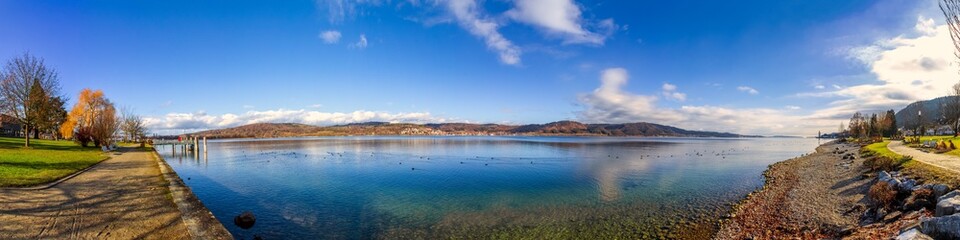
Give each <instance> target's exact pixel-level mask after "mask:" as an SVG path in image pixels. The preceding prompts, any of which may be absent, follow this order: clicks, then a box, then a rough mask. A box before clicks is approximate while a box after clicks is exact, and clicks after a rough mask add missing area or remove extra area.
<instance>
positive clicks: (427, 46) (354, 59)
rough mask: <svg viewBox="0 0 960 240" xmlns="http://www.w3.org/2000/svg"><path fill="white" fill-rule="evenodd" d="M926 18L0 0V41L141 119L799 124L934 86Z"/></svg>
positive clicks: (193, 126) (823, 125) (822, 8)
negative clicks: (38, 60)
mask: <svg viewBox="0 0 960 240" xmlns="http://www.w3.org/2000/svg"><path fill="white" fill-rule="evenodd" d="M942 19H943V16H942V15H941V14H940V12H939V10H938V9H937V8H936V2H935V1H913V0H903V1H896V0H884V1H840V2H837V1H738V2H736V4H730V3H727V2H715V3H699V2H692V1H574V0H513V1H509V0H488V1H475V0H400V1H386V0H383V1H378V0H366V1H345V0H328V1H70V2H66V1H45V0H39V1H38V0H29V1H27V0H22V1H21V0H12V1H2V2H0V23H2V24H0V33H3V34H2V37H0V57H3V58H11V57H13V56H16V55H18V54H21V53H23V52H25V51H29V52H30V53H31V54H34V55H36V56H40V57H43V58H44V59H45V60H46V62H47V63H48V64H49V65H51V66H54V67H55V68H56V69H57V70H58V71H59V73H60V77H61V81H62V83H63V93H64V94H65V95H68V96H70V97H71V98H75V95H76V94H77V93H78V92H79V91H80V89H82V88H94V89H103V90H104V91H105V93H106V95H107V96H108V97H109V98H111V99H112V100H113V101H114V102H115V103H117V104H119V105H122V106H127V107H129V108H132V109H134V110H135V111H136V112H138V113H140V114H142V115H144V116H146V117H147V120H148V124H149V126H150V127H151V129H152V130H153V131H154V132H160V133H179V132H189V131H194V130H198V129H208V128H220V127H230V126H237V125H241V124H246V123H254V122H301V123H308V124H316V125H331V124H341V123H348V122H362V121H392V122H416V123H425V122H479V123H512V124H526V123H546V122H551V121H557V120H578V121H583V122H591V123H597V122H607V123H619V122H636V121H648V122H655V123H662V124H667V125H675V126H678V127H683V128H688V129H697V130H713V131H731V132H738V133H750V134H794V135H812V134H815V132H816V131H817V130H822V131H833V130H835V129H836V128H837V126H838V125H839V124H840V122H841V121H842V120H844V119H846V118H848V117H849V115H850V114H852V112H853V111H857V110H860V111H868V112H869V111H879V110H884V109H891V108H897V109H899V108H902V107H903V106H905V105H906V104H908V103H909V102H912V101H915V100H919V99H927V98H932V97H936V96H940V95H945V94H946V90H945V89H946V88H948V87H949V86H950V85H951V84H952V83H953V82H956V79H957V78H956V76H955V75H956V66H955V65H956V64H955V59H954V58H952V52H951V51H952V48H951V46H950V45H946V44H948V43H949V35H948V34H945V32H944V30H945V29H943V28H942V25H943V20H942ZM944 40H945V41H944ZM941 89H944V90H941Z"/></svg>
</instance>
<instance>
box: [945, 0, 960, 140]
mask: <svg viewBox="0 0 960 240" xmlns="http://www.w3.org/2000/svg"><path fill="white" fill-rule="evenodd" d="M940 11H941V12H943V17H944V18H946V22H947V29H949V30H950V40H953V50H954V51H953V55H954V56H956V57H957V58H958V59H960V0H941V1H940ZM951 90H952V92H951V93H950V96H951V98H949V99H947V102H946V103H945V104H943V108H944V109H943V111H942V112H943V115H944V122H945V123H946V124H948V125H950V127H951V128H952V129H953V136H954V137H956V136H957V132H958V130H960V83H957V84H954V85H953V88H952V89H951Z"/></svg>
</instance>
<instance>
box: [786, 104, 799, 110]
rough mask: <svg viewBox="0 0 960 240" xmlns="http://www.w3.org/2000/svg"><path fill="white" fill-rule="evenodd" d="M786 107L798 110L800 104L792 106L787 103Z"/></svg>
mask: <svg viewBox="0 0 960 240" xmlns="http://www.w3.org/2000/svg"><path fill="white" fill-rule="evenodd" d="M786 108H787V109H788V110H800V106H794V105H787V106H786Z"/></svg>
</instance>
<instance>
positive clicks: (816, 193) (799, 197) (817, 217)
mask: <svg viewBox="0 0 960 240" xmlns="http://www.w3.org/2000/svg"><path fill="white" fill-rule="evenodd" d="M870 160H871V158H870V157H861V155H860V145H858V144H851V143H838V142H829V143H826V144H823V145H821V146H819V147H817V151H816V152H815V153H811V154H807V155H804V156H802V157H798V158H793V159H789V160H786V161H782V162H779V163H776V164H773V165H771V166H770V168H769V169H768V170H767V171H765V172H764V176H765V178H766V184H764V187H763V188H762V189H760V190H758V191H755V192H753V193H751V194H749V195H748V196H747V197H746V199H744V200H743V201H741V202H740V203H739V204H738V205H736V206H735V207H734V208H733V210H732V211H731V213H730V214H728V215H727V216H725V217H724V220H721V228H720V230H719V231H718V232H717V234H716V235H715V236H714V238H715V239H783V238H794V239H796V238H799V239H889V238H895V237H898V236H900V237H902V239H929V236H934V237H937V238H938V239H939V238H954V239H956V238H960V215H952V214H953V213H954V212H960V191H953V192H948V190H950V188H949V187H948V186H946V185H943V184H932V183H931V184H921V182H920V181H918V180H915V179H910V178H908V177H907V176H902V175H901V174H900V173H897V172H886V171H875V170H873V169H872V168H871V166H870ZM928 235H929V236H928ZM898 239H900V238H898Z"/></svg>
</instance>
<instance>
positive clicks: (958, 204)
mask: <svg viewBox="0 0 960 240" xmlns="http://www.w3.org/2000/svg"><path fill="white" fill-rule="evenodd" d="M957 212H960V197H958V196H955V197H951V198H940V201H938V202H937V206H936V207H935V208H934V210H933V216H936V217H941V216H946V215H953V214H954V213H957ZM958 228H960V226H958Z"/></svg>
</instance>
